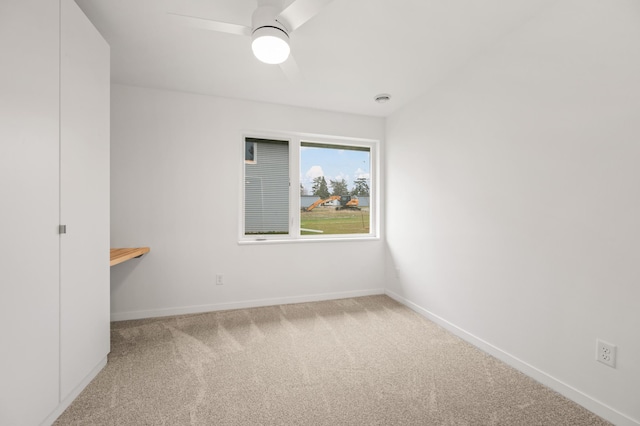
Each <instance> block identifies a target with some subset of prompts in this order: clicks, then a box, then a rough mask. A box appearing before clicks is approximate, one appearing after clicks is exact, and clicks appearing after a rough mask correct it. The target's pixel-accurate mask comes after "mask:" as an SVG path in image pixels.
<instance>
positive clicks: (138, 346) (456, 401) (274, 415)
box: [55, 296, 609, 426]
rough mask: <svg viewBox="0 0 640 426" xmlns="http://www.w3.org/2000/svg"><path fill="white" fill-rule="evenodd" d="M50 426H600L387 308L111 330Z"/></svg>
mask: <svg viewBox="0 0 640 426" xmlns="http://www.w3.org/2000/svg"><path fill="white" fill-rule="evenodd" d="M55 424H56V425H509V426H512V425H545V426H548V425H563V426H567V425H580V426H584V425H608V424H609V423H607V422H605V421H604V420H602V419H600V418H599V417H597V416H595V415H594V414H592V413H590V412H589V411H587V410H585V409H584V408H582V407H580V406H578V405H576V404H575V403H573V402H571V401H569V400H567V399H566V398H564V397H562V396H561V395H559V394H557V393H555V392H553V391H551V390H549V389H548V388H546V387H544V386H542V385H540V384H538V383H537V382H535V381H533V380H532V379H530V378H528V377H526V376H525V375H523V374H521V373H519V372H517V371H516V370H514V369H512V368H510V367H508V366H507V365H505V364H504V363H502V362H500V361H498V360H496V359H495V358H493V357H491V356H489V355H487V354H485V353H483V352H481V351H479V350H478V349H476V348H474V347H473V346H471V345H469V344H468V343H466V342H464V341H462V340H460V339H459V338H457V337H455V336H453V335H452V334H450V333H449V332H447V331H445V330H444V329H442V328H440V327H439V326H437V325H435V324H433V323H431V322H429V321H427V320H425V319H424V318H422V317H420V316H419V315H417V314H416V313H414V312H413V311H411V310H409V309H408V308H406V307H404V306H402V305H401V304H399V303H397V302H395V301H394V300H392V299H390V298H388V297H386V296H370V297H361V298H354V299H343V300H334V301H327V302H316V303H303V304H296V305H282V306H273V307H265V308H254V309H242V310H235V311H224V312H213V313H207V314H198V315H188V316H179V317H171V318H159V319H148V320H139V321H123V322H117V323H113V324H112V346H111V354H110V355H109V362H108V363H107V366H106V367H105V368H104V370H103V371H102V372H101V373H100V374H99V375H98V376H97V377H96V379H95V380H94V381H93V382H92V383H91V384H90V385H89V386H88V387H87V388H86V389H85V390H84V391H83V392H82V393H81V394H80V396H79V397H78V398H77V399H76V400H75V401H74V402H73V404H72V405H71V406H70V407H69V408H68V409H67V410H66V411H65V412H64V413H63V414H62V416H60V418H59V419H58V420H57V422H56V423H55Z"/></svg>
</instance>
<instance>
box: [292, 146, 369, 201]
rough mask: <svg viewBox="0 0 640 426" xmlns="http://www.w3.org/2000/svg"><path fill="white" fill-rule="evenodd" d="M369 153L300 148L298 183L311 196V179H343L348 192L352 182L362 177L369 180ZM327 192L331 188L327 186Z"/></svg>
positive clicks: (351, 187)
mask: <svg viewBox="0 0 640 426" xmlns="http://www.w3.org/2000/svg"><path fill="white" fill-rule="evenodd" d="M370 157H371V156H370V153H369V152H367V151H354V150H350V149H335V148H325V147H322V148H316V147H308V146H302V147H300V182H301V183H302V184H303V185H304V187H305V190H306V193H307V194H311V187H312V186H313V179H314V178H316V177H318V176H324V178H325V179H326V181H327V185H329V180H330V179H332V180H339V179H344V180H346V181H347V186H348V188H349V190H352V189H353V181H354V180H355V179H358V178H361V177H364V178H367V179H369V178H370V170H371V168H370V164H369V163H370ZM329 190H331V187H330V186H329Z"/></svg>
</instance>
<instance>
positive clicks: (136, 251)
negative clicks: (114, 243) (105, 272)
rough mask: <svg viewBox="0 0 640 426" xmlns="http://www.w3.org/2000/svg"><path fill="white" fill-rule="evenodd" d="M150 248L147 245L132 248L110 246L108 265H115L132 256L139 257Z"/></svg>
mask: <svg viewBox="0 0 640 426" xmlns="http://www.w3.org/2000/svg"><path fill="white" fill-rule="evenodd" d="M150 250H151V249H150V248H149V247H134V248H112V249H111V253H110V255H111V261H110V262H109V266H113V265H117V264H118V263H122V262H126V261H127V260H131V259H133V258H134V257H140V256H142V255H143V254H145V253H149V251H150Z"/></svg>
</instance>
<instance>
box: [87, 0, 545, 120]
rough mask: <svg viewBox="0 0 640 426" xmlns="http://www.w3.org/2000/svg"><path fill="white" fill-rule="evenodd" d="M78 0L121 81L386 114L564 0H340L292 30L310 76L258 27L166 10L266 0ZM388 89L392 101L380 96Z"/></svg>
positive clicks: (241, 11)
mask: <svg viewBox="0 0 640 426" xmlns="http://www.w3.org/2000/svg"><path fill="white" fill-rule="evenodd" d="M76 2H77V3H78V4H79V6H80V7H81V8H82V9H83V10H84V12H85V13H86V14H87V16H88V17H89V18H90V19H91V21H92V22H93V23H94V25H96V27H97V28H98V30H99V31H100V32H101V33H102V35H103V36H104V37H105V38H106V39H107V41H108V42H109V44H110V45H111V60H112V66H111V68H112V81H113V82H114V83H121V84H126V85H135V86H144V87H154V88H163V89H170V90H179V91H186V92H193V93H200V94H207V95H215V96H222V97H231V98H240V99H250V100H256V101H265V102H273V103H280V104H287V105H295V106H303V107H311V108H319V109H324V110H331V111H340V112H349V113H356V114H365V115H372V116H383V117H384V116H388V115H389V114H391V113H392V112H393V111H395V110H397V109H398V108H401V107H402V106H403V105H405V104H406V103H407V102H410V101H411V100H412V99H414V98H415V97H417V96H419V95H421V94H423V93H425V92H427V91H428V90H429V89H430V88H431V87H433V86H434V85H436V84H438V83H440V82H442V81H443V80H444V79H446V78H447V76H449V75H451V74H453V73H456V72H457V71H458V70H460V69H461V68H462V67H464V66H465V65H466V64H468V63H470V62H471V61H473V60H474V59H476V58H478V57H480V56H482V55H483V53H485V52H487V51H488V50H489V49H490V48H491V46H492V45H494V44H496V43H498V42H500V41H501V40H502V39H503V38H504V37H508V36H509V34H510V33H512V32H513V31H515V30H517V29H518V28H520V27H521V26H523V25H524V24H526V23H527V22H528V21H529V20H530V19H532V18H534V17H536V16H539V15H540V14H544V13H545V12H546V11H547V9H548V8H549V7H550V5H551V4H552V3H553V2H554V1H553V0H482V1H478V0H393V1H392V0H333V2H331V3H330V4H329V5H328V6H326V7H325V8H323V9H322V11H321V12H320V13H319V14H318V15H316V16H315V17H314V18H312V19H311V20H310V21H308V22H307V23H305V24H304V25H303V26H301V27H300V28H299V29H297V30H296V31H295V32H294V33H293V34H292V36H291V48H292V54H293V55H294V57H295V60H296V62H297V64H298V67H299V69H300V72H301V79H300V80H299V81H290V80H288V79H287V78H286V76H285V75H284V74H283V72H282V70H281V69H280V67H279V66H277V65H267V64H263V63H261V62H259V61H258V60H257V59H256V58H255V57H254V56H253V54H252V52H251V46H250V43H251V39H250V38H249V37H244V36H236V35H230V34H225V33H218V32H212V31H207V30H202V29H197V28H190V27H186V26H182V25H179V24H177V23H176V22H175V20H173V19H171V15H168V14H167V12H174V13H180V14H185V15H191V16H198V17H203V18H208V19H212V20H220V21H225V22H231V23H237V24H242V25H247V26H251V14H252V12H253V10H254V9H255V8H256V6H257V3H256V0H76ZM290 2H291V0H288V1H287V0H285V3H290ZM379 93H390V94H391V95H392V100H391V101H390V102H389V103H387V104H378V103H376V102H374V100H373V98H374V96H375V95H377V94H379Z"/></svg>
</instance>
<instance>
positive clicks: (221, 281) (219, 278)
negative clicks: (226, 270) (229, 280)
mask: <svg viewBox="0 0 640 426" xmlns="http://www.w3.org/2000/svg"><path fill="white" fill-rule="evenodd" d="M223 284H224V275H222V274H216V285H223Z"/></svg>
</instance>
